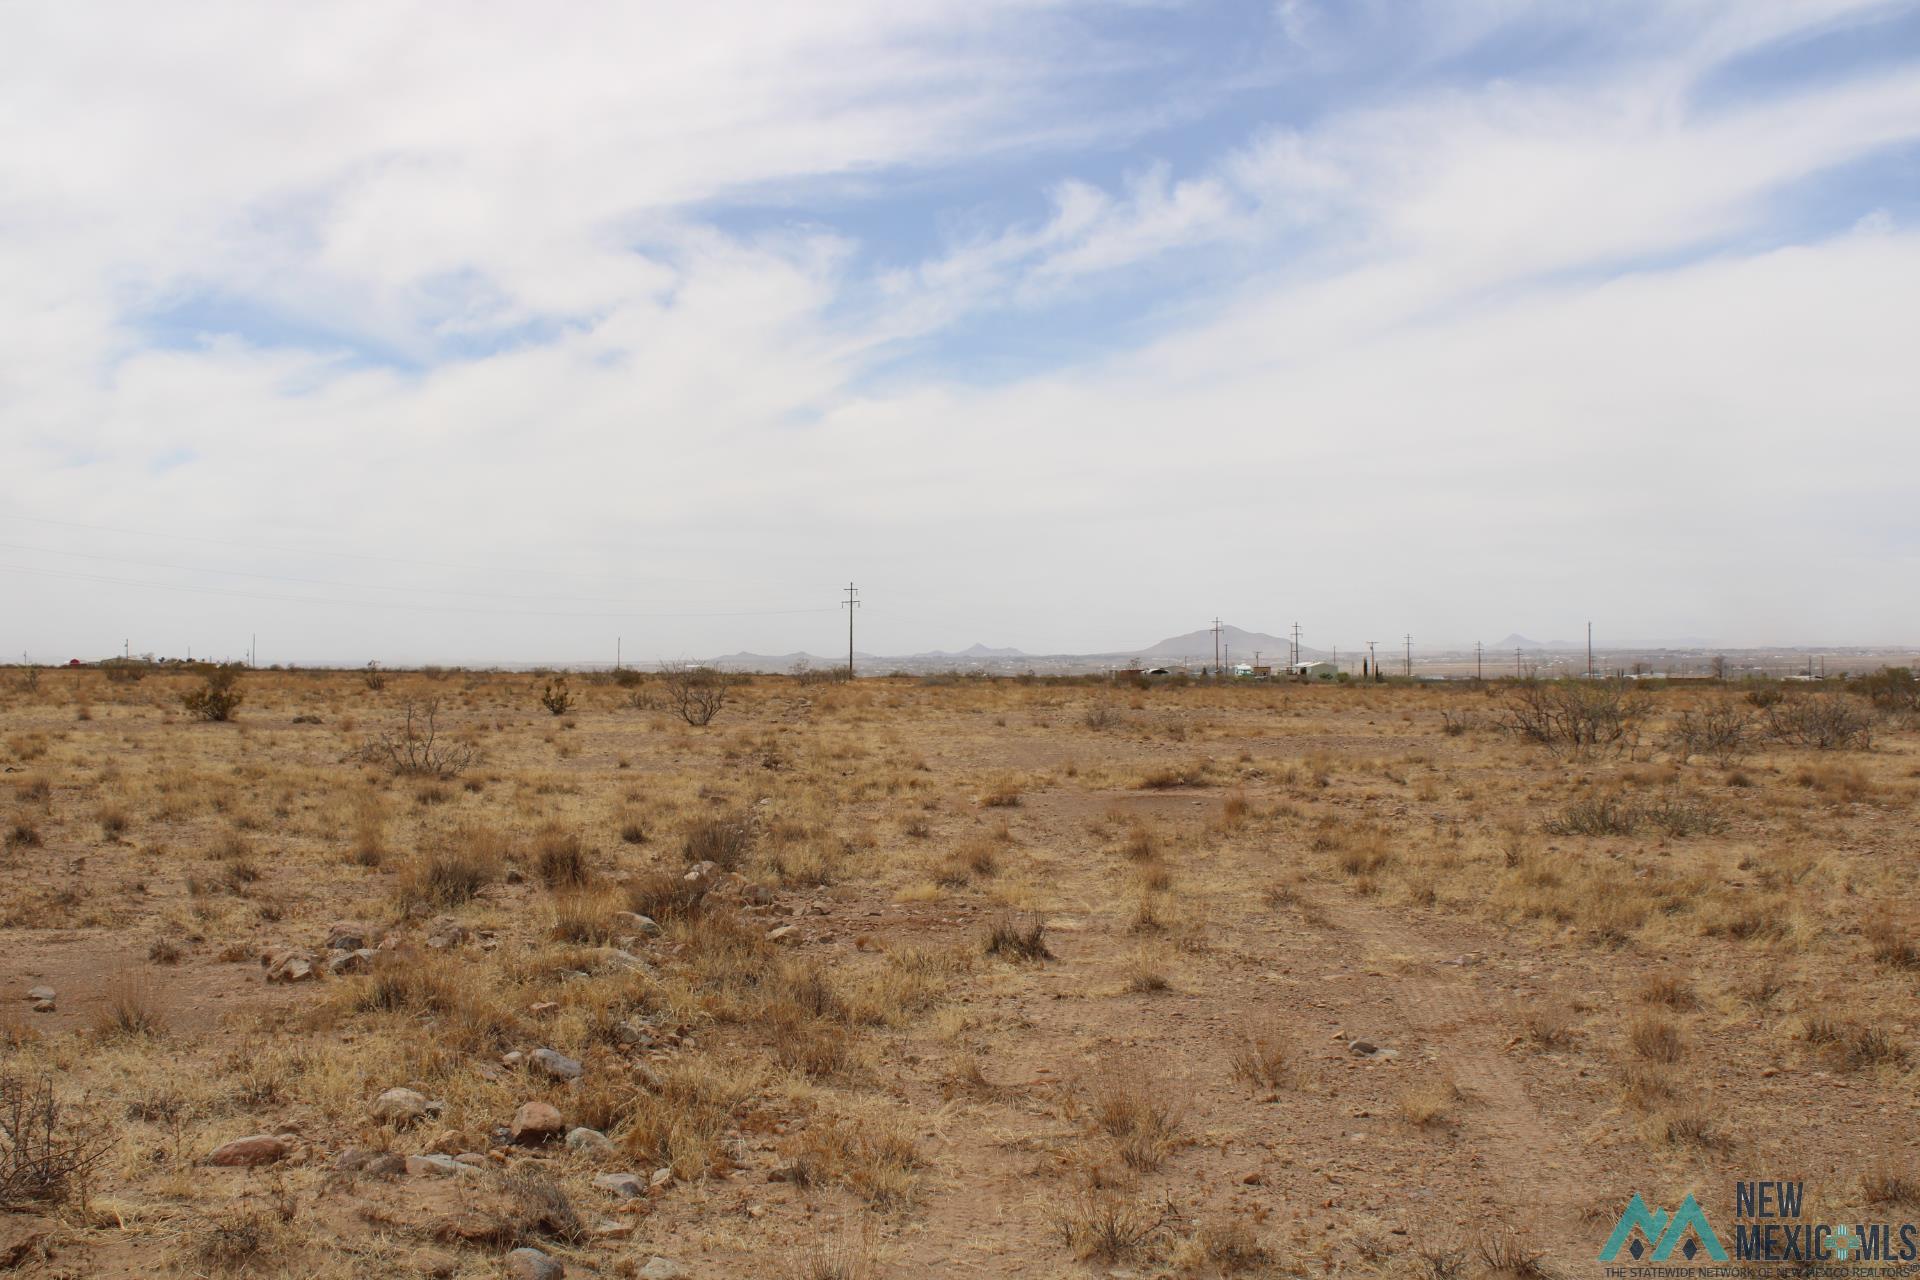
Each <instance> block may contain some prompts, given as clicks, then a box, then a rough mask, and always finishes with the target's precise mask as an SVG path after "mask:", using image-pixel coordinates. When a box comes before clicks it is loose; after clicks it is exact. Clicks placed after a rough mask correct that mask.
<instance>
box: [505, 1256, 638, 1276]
mask: <svg viewBox="0 0 1920 1280" xmlns="http://www.w3.org/2000/svg"><path fill="white" fill-rule="evenodd" d="M566 1274H567V1269H566V1268H565V1267H564V1266H562V1265H561V1264H560V1263H559V1262H557V1261H555V1260H554V1259H552V1258H549V1257H548V1256H547V1255H546V1254H544V1253H542V1252H540V1251H539V1250H538V1249H515V1250H514V1251H513V1252H512V1253H510V1254H508V1255H507V1275H508V1276H510V1277H512V1280H560V1278H561V1277H562V1276H564V1275H566ZM642 1274H644V1273H642Z"/></svg>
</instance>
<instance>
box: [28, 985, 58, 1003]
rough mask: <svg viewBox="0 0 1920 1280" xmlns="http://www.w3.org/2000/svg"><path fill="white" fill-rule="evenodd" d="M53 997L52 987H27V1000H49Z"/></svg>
mask: <svg viewBox="0 0 1920 1280" xmlns="http://www.w3.org/2000/svg"><path fill="white" fill-rule="evenodd" d="M53 997H54V990H53V988H52V987H30V988H28V989H27V999H29V1000H33V1001H36V1002H38V1001H41V1000H51V999H53Z"/></svg>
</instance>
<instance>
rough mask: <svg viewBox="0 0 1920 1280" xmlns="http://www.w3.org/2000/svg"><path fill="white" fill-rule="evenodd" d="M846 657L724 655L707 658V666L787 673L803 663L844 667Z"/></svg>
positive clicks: (867, 655) (862, 656)
mask: <svg viewBox="0 0 1920 1280" xmlns="http://www.w3.org/2000/svg"><path fill="white" fill-rule="evenodd" d="M854 657H855V658H856V659H866V660H870V659H872V657H873V655H872V654H870V653H859V654H855V655H854ZM846 661H847V656H846V655H845V654H844V653H843V654H838V655H836V656H834V657H830V658H822V657H820V656H819V655H818V654H812V653H747V652H745V651H742V652H740V653H726V654H722V655H721V656H719V657H717V658H709V659H708V660H707V662H708V665H710V666H715V667H722V668H725V669H727V670H731V671H788V670H791V669H792V668H793V667H795V666H797V665H798V664H800V663H802V662H804V663H806V664H807V665H808V666H813V667H839V666H844V665H846Z"/></svg>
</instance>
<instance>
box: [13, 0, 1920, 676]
mask: <svg viewBox="0 0 1920 1280" xmlns="http://www.w3.org/2000/svg"><path fill="white" fill-rule="evenodd" d="M1917 339H1920V3H1881V2H1868V0H1791V2H1789V0H1608V2H1606V3H1600V2H1599V0H1539V2H1537V3H1529V2H1526V0H1454V2H1452V3H1429V2H1426V0H1339V2H1335V0H1274V2H1271V3H1264V4H1261V3H1251V2H1249V3H1228V2H1226V0H1185V2H1181V0H1165V2H1156V0H1107V2H1106V3H1075V2H1072V0H952V2H949V0H915V2H914V3H905V4H903V3H900V0H825V2H810V3H807V4H801V5H767V4H764V3H758V2H747V0H705V2H704V3H702V4H699V5H679V4H675V5H667V4H639V3H623V4H596V3H590V2H588V0H579V2H576V3H571V4H568V5H566V6H563V7H560V8H555V7H552V6H544V5H542V6H536V5H532V4H517V5H516V4H500V3H474V4H462V5H452V4H446V3H438V4H414V3H405V2H403V0H377V2H376V3H366V4H357V3H351V2H348V3H339V4H328V5H312V4H297V5H296V4H277V3H270V2H264V0H244V2H241V3H234V4H218V3H203V2H200V0H189V2H188V3H185V4H180V5H166V6H156V5H151V4H141V3H124V4H122V3H113V2H112V0H98V2H95V3H89V4H85V5H76V4H60V3H55V2H53V0H45V2H42V3H35V2H31V0H24V2H22V3H16V4H9V5H5V6H0V654H5V655H7V656H8V657H9V658H12V657H13V656H15V655H26V656H28V657H31V658H32V659H34V660H37V661H65V660H66V659H67V658H69V657H83V658H94V657H99V656H104V655H107V654H110V653H117V652H120V651H121V650H122V648H123V646H125V647H129V648H130V649H131V650H132V651H133V652H135V653H139V652H153V653H158V654H163V655H175V656H178V655H182V654H184V653H186V652H187V651H188V650H189V649H191V651H192V653H193V654H194V655H195V656H202V657H205V656H212V657H219V656H237V655H240V654H242V653H244V652H245V650H246V649H247V647H248V644H249V642H250V638H251V637H254V636H257V637H258V640H257V645H258V653H259V659H260V661H261V662H262V663H268V662H287V661H293V662H317V661H335V662H352V663H358V662H363V661H365V660H367V659H369V658H377V659H380V660H382V661H385V662H389V663H401V662H445V663H476V662H493V661H497V662H587V661H600V662H604V661H609V660H611V658H612V657H613V655H614V652H615V647H616V644H618V645H619V647H620V651H621V653H622V655H623V656H624V657H625V658H626V659H627V660H628V661H645V660H649V659H655V658H674V657H687V656H706V655H712V654H718V653H724V652H732V651H736V650H743V649H744V650H752V651H756V652H762V653H785V652H789V651H793V650H802V649H805V650H811V651H813V652H815V653H822V654H832V653H834V652H835V651H836V649H839V650H844V645H845V625H846V621H845V610H844V609H843V608H841V607H839V604H838V602H839V601H840V600H842V599H844V596H845V588H846V586H847V584H848V583H849V582H852V583H855V584H857V586H858V589H859V594H860V598H861V602H862V603H861V608H860V611H859V615H858V618H857V625H858V627H859V637H858V638H859V647H860V648H861V649H862V650H864V651H869V652H875V653H912V652H918V651H923V650H929V649H958V648H961V647H964V646H966V645H968V644H971V643H974V642H985V643H988V644H992V645H1012V646H1017V647H1019V648H1022V649H1025V650H1027V651H1029V652H1035V653H1058V652H1101V651H1111V650H1115V649H1124V648H1129V647H1137V646H1142V645H1146V644H1150V643H1152V642H1153V641H1155V640H1158V639H1160V638H1161V637H1163V636H1167V635H1171V634H1175V633H1179V632H1185V631H1190V630H1194V629H1196V628H1198V627H1200V626H1203V625H1205V624H1206V623H1207V622H1208V621H1209V620H1211V619H1212V618H1213V617H1215V616H1216V615H1217V616H1220V617H1222V618H1225V619H1226V620H1227V621H1229V622H1232V623H1235V624H1238V625H1240V626H1243V627H1247V628H1250V629H1259V630H1266V631H1271V632H1275V633H1280V632H1284V631H1285V630H1286V629H1287V628H1288V627H1289V626H1290V625H1291V624H1292V623H1294V622H1299V623H1300V624H1301V626H1302V632H1303V637H1304V639H1305V641H1306V643H1308V644H1309V645H1312V646H1314V647H1327V646H1330V645H1339V646H1340V647H1342V648H1347V647H1348V646H1351V645H1356V644H1358V643H1359V642H1360V641H1362V640H1365V639H1367V638H1378V637H1379V636H1383V635H1385V636H1399V635H1401V634H1402V633H1405V632H1412V633H1413V635H1414V637H1415V647H1416V648H1420V647H1422V646H1423V645H1425V644H1427V643H1432V644H1436V645H1439V644H1447V645H1454V644H1471V643H1472V642H1473V641H1474V640H1476V639H1484V640H1486V641H1488V642H1489V643H1491V642H1493V641H1495V640H1498V639H1499V638H1501V637H1503V636H1505V635H1506V634H1507V633H1509V632H1521V633H1524V634H1526V635H1529V636H1534V637H1539V638H1542V639H1545V638H1550V637H1551V638H1561V637H1577V636H1581V635H1583V634H1584V628H1585V625H1586V622H1587V620H1588V619H1589V618H1591V619H1593V620H1594V623H1595V634H1596V638H1597V639H1598V640H1600V641H1601V642H1603V643H1606V642H1611V643H1616V644H1652V643H1661V642H1675V641H1682V640H1697V641H1703V642H1706V643H1710V644H1718V645H1729V646H1734V645H1769V644H1779V645H1792V644H1829V645H1851V644H1862V645H1864V644H1883V643H1884V644H1911V643H1914V642H1916V641H1920V591H1916V590H1915V589H1914V583H1916V582H1920V355H1917V354H1916V346H1917V345H1920V344H1917V341H1916V340H1917Z"/></svg>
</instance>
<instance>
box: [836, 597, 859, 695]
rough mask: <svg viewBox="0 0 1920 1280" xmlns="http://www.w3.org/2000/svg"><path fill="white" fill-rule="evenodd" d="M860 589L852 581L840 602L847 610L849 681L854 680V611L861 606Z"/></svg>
mask: <svg viewBox="0 0 1920 1280" xmlns="http://www.w3.org/2000/svg"><path fill="white" fill-rule="evenodd" d="M859 596H860V593H859V589H858V588H857V587H855V586H854V585H853V584H852V583H851V582H849V583H848V584H847V598H846V599H845V600H842V601H841V602H840V604H841V607H842V608H844V609H846V611H847V682H848V683H849V684H851V683H852V682H853V611H854V610H855V609H858V608H859V607H860V598H859Z"/></svg>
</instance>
